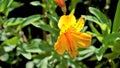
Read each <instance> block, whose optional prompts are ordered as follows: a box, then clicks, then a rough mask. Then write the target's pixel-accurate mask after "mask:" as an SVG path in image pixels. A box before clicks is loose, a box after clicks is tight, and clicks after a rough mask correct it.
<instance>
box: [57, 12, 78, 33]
mask: <svg viewBox="0 0 120 68" xmlns="http://www.w3.org/2000/svg"><path fill="white" fill-rule="evenodd" d="M75 22H76V18H75V16H74V15H73V14H70V15H63V16H61V17H60V20H59V22H58V27H59V28H60V30H61V32H65V31H66V30H67V29H68V28H70V27H71V26H73V25H74V24H75Z"/></svg>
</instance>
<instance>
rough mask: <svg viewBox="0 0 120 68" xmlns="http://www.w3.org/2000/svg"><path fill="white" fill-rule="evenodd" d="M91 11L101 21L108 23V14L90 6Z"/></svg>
mask: <svg viewBox="0 0 120 68" xmlns="http://www.w3.org/2000/svg"><path fill="white" fill-rule="evenodd" d="M89 11H90V12H91V13H92V14H93V15H95V16H96V17H97V18H98V19H99V21H100V22H101V23H108V19H107V18H106V16H105V15H104V14H103V13H102V12H101V11H100V10H99V9H97V8H93V7H89Z"/></svg>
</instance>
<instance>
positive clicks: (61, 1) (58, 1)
mask: <svg viewBox="0 0 120 68" xmlns="http://www.w3.org/2000/svg"><path fill="white" fill-rule="evenodd" d="M54 1H55V2H56V4H57V5H58V6H59V7H60V8H61V10H62V11H63V13H64V14H66V11H67V9H66V4H65V1H64V0H54Z"/></svg>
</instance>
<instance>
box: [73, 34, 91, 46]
mask: <svg viewBox="0 0 120 68" xmlns="http://www.w3.org/2000/svg"><path fill="white" fill-rule="evenodd" d="M71 38H72V39H74V43H75V44H76V46H78V47H80V48H86V47H88V46H89V45H90V44H91V36H90V35H88V34H87V33H81V32H74V33H71Z"/></svg>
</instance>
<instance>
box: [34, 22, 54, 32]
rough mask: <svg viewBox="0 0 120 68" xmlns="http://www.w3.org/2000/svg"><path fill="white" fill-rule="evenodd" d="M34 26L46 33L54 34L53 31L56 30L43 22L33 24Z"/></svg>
mask: <svg viewBox="0 0 120 68" xmlns="http://www.w3.org/2000/svg"><path fill="white" fill-rule="evenodd" d="M32 25H34V26H35V27H38V28H41V29H43V30H45V31H48V32H51V33H53V30H54V29H53V28H51V27H50V25H48V24H45V23H44V22H43V21H40V22H36V23H32Z"/></svg>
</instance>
